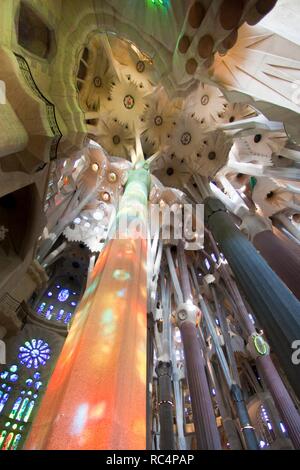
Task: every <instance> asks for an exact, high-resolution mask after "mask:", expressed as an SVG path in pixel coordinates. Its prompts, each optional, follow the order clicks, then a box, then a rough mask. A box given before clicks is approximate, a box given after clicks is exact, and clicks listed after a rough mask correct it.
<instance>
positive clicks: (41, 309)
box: [37, 302, 46, 313]
mask: <svg viewBox="0 0 300 470" xmlns="http://www.w3.org/2000/svg"><path fill="white" fill-rule="evenodd" d="M45 307H46V302H42V303H41V305H40V306H39V308H38V309H37V312H38V313H42V312H43V311H44V308H45Z"/></svg>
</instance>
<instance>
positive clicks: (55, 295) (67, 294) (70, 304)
mask: <svg viewBox="0 0 300 470" xmlns="http://www.w3.org/2000/svg"><path fill="white" fill-rule="evenodd" d="M49 297H51V304H50V303H49V302H50V299H49ZM61 302H64V304H65V308H61V305H60V303H61ZM77 303H78V293H77V292H76V291H75V290H74V289H73V288H72V289H71V288H68V287H66V286H63V285H61V284H57V281H56V283H55V284H53V285H52V286H51V287H50V290H49V289H48V290H47V291H46V292H45V293H44V296H43V298H42V301H41V303H40V304H39V306H38V307H37V309H36V311H37V313H38V314H39V315H40V316H41V317H42V318H44V319H46V320H48V321H52V322H59V323H61V324H62V325H63V324H65V325H67V324H68V323H69V322H70V321H71V319H72V316H73V313H74V311H75V308H76V306H77ZM66 312H67V313H66Z"/></svg>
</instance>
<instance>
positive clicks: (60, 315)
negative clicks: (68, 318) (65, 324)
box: [56, 308, 65, 321]
mask: <svg viewBox="0 0 300 470" xmlns="http://www.w3.org/2000/svg"><path fill="white" fill-rule="evenodd" d="M64 313H65V311H64V309H62V308H61V309H60V310H59V312H58V314H57V315H56V320H57V321H60V320H61V319H62V317H63V316H64Z"/></svg>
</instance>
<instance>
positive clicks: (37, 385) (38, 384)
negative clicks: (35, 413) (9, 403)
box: [34, 381, 42, 390]
mask: <svg viewBox="0 0 300 470" xmlns="http://www.w3.org/2000/svg"><path fill="white" fill-rule="evenodd" d="M41 386H42V382H41V381H39V382H35V384H34V388H35V389H36V390H38V389H39V388H40V387H41Z"/></svg>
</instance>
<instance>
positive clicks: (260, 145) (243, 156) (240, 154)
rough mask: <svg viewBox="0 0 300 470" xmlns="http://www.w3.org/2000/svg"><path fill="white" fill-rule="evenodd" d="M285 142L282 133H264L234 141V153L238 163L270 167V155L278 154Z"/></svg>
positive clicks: (285, 138) (271, 163) (285, 137)
mask: <svg viewBox="0 0 300 470" xmlns="http://www.w3.org/2000/svg"><path fill="white" fill-rule="evenodd" d="M286 142H287V136H286V134H285V133H284V132H265V133H257V134H255V135H250V136H248V137H242V138H240V139H236V140H235V146H234V152H235V157H236V159H237V160H239V161H243V162H249V163H250V162H251V163H258V164H261V165H265V166H272V165H273V162H272V154H273V153H275V154H278V153H279V152H280V150H282V149H283V147H284V146H285V144H286Z"/></svg>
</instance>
